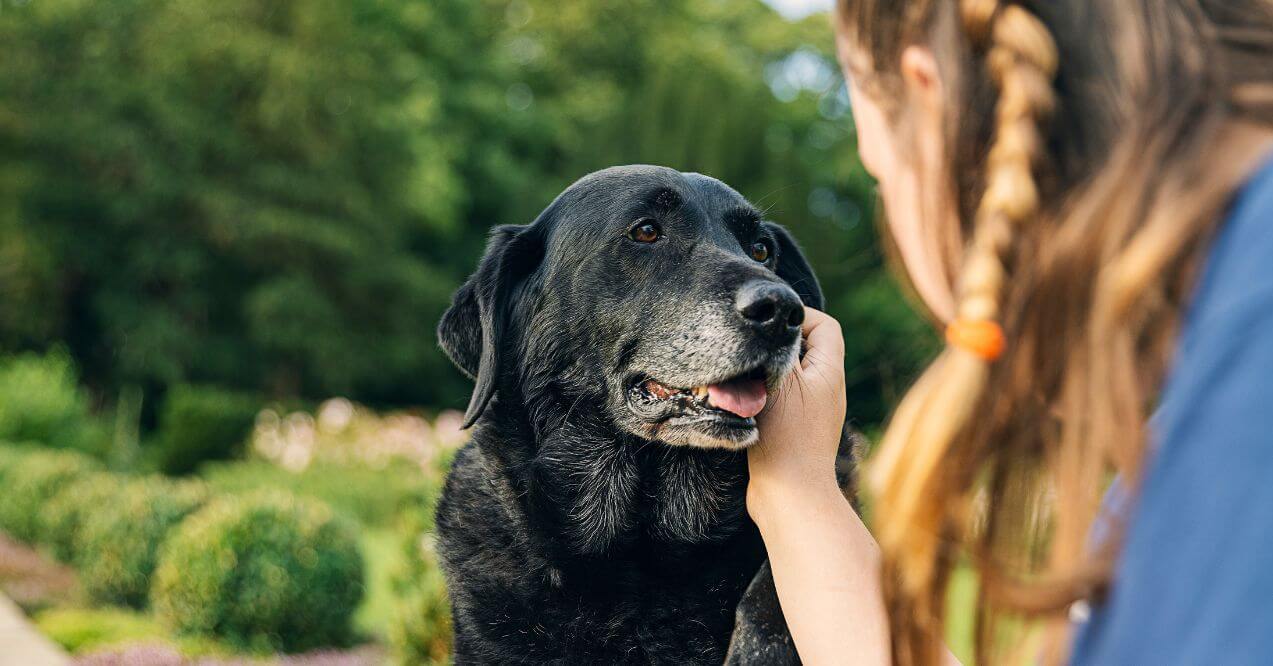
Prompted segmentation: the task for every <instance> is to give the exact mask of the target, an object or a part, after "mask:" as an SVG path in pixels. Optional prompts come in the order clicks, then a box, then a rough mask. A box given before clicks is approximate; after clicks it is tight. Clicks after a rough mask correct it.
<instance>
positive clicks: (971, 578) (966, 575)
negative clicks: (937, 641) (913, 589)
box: [946, 566, 977, 664]
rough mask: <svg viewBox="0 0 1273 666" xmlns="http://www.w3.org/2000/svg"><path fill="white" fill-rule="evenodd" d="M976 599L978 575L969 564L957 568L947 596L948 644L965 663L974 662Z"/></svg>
mask: <svg viewBox="0 0 1273 666" xmlns="http://www.w3.org/2000/svg"><path fill="white" fill-rule="evenodd" d="M976 599H977V575H976V574H975V573H974V572H973V570H972V569H971V568H970V567H967V566H962V567H959V568H958V569H955V571H954V573H953V574H952V575H951V580H950V588H949V590H948V591H947V596H946V646H947V647H949V648H950V651H951V652H953V653H955V656H956V657H957V658H958V659H959V662H960V663H963V664H971V663H973V659H972V658H973V625H974V623H975V619H976Z"/></svg>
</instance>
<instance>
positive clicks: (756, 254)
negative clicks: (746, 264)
mask: <svg viewBox="0 0 1273 666" xmlns="http://www.w3.org/2000/svg"><path fill="white" fill-rule="evenodd" d="M751 258H752V259H755V260H756V261H759V262H760V263H762V264H763V263H765V262H766V261H769V244H768V243H766V242H764V241H756V242H755V243H752V244H751Z"/></svg>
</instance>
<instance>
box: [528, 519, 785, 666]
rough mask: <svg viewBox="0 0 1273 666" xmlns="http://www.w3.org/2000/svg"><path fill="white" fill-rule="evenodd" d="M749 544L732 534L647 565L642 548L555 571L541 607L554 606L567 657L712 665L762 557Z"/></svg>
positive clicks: (721, 655)
mask: <svg viewBox="0 0 1273 666" xmlns="http://www.w3.org/2000/svg"><path fill="white" fill-rule="evenodd" d="M750 541H751V540H750V539H748V538H745V537H744V536H743V535H740V537H739V538H736V539H731V540H730V541H728V542H726V543H722V544H719V545H718V546H717V547H715V548H709V549H699V550H697V551H695V552H693V553H686V554H684V555H683V556H684V557H685V559H682V557H680V556H678V557H675V558H670V559H667V560H663V561H656V562H651V558H650V557H649V554H648V553H643V554H640V555H637V556H634V557H612V558H610V560H609V561H608V562H607V563H606V564H605V565H600V564H598V565H596V566H588V567H585V568H584V569H582V570H576V571H575V572H573V573H572V572H563V578H562V581H561V583H562V584H561V586H560V587H559V588H557V589H555V590H551V591H548V596H547V598H545V607H546V608H553V609H555V614H556V615H557V618H556V620H557V622H559V623H560V624H559V625H558V626H560V627H563V628H564V629H565V631H564V632H563V633H562V634H561V639H562V641H563V645H565V646H568V648H569V651H570V652H571V653H572V654H573V655H575V656H581V655H582V654H584V653H591V656H592V657H593V658H595V659H597V660H601V661H607V662H611V663H617V662H630V663H678V664H685V663H715V664H719V663H721V660H722V659H723V658H724V653H725V649H726V647H727V646H728V643H729V638H730V635H731V634H732V632H733V627H734V614H735V610H736V608H737V605H738V600H739V599H740V598H741V596H742V593H743V591H744V590H745V589H746V586H747V584H748V583H749V582H750V579H751V578H752V576H753V575H754V573H755V571H756V569H757V568H758V567H759V565H760V562H761V561H762V560H763V550H762V549H761V548H760V546H759V543H751V542H750ZM654 559H655V560H657V559H658V558H654ZM585 645H586V646H587V647H586V648H585Z"/></svg>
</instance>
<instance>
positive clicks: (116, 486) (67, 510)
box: [40, 472, 124, 564]
mask: <svg viewBox="0 0 1273 666" xmlns="http://www.w3.org/2000/svg"><path fill="white" fill-rule="evenodd" d="M123 483H124V481H123V479H122V478H121V477H119V476H117V475H114V474H110V473H107V472H96V473H92V474H88V475H85V476H83V477H80V478H78V479H75V480H74V481H72V482H71V483H69V484H67V485H66V487H65V488H63V489H62V491H61V492H59V493H58V494H57V495H54V496H53V499H51V500H49V503H48V504H46V505H44V507H43V508H42V509H41V510H40V519H41V520H42V521H43V527H42V528H41V530H40V531H41V534H42V540H43V542H44V544H45V545H46V546H48V547H49V550H51V551H52V552H53V556H54V557H56V558H58V559H59V560H61V561H63V562H67V563H70V564H73V563H75V559H76V558H75V555H76V544H77V543H78V541H79V535H80V531H81V530H82V529H83V528H84V526H85V525H87V524H88V523H89V522H90V521H91V520H93V517H94V516H95V514H97V513H99V512H101V511H102V510H103V509H105V508H106V507H110V506H111V505H112V504H114V501H115V496H116V495H118V494H119V491H120V486H121V484H123Z"/></svg>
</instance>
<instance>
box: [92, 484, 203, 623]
mask: <svg viewBox="0 0 1273 666" xmlns="http://www.w3.org/2000/svg"><path fill="white" fill-rule="evenodd" d="M207 497H208V492H207V490H206V488H205V487H204V486H203V485H202V484H200V483H196V482H193V481H182V482H173V481H168V480H166V479H162V478H154V477H152V478H147V479H142V480H138V481H133V482H131V483H129V484H128V485H126V486H125V487H123V488H121V489H119V491H118V493H117V494H116V495H115V497H114V498H113V499H112V500H111V502H110V504H109V505H107V506H104V507H102V509H101V510H100V511H95V512H93V517H92V520H88V521H85V522H84V524H83V525H82V526H81V529H80V534H79V538H78V539H77V540H76V542H75V544H74V549H75V550H76V551H77V553H76V557H75V561H76V564H77V567H78V568H79V570H80V582H81V583H82V584H83V586H84V591H85V592H87V593H88V595H89V596H90V597H91V598H92V599H93V600H95V601H98V602H101V603H107V604H115V605H121V606H131V607H133V608H141V607H143V606H145V605H146V601H147V600H148V598H149V596H150V594H149V593H150V579H151V575H152V574H153V573H154V571H155V563H156V560H157V559H158V554H159V547H160V546H161V545H162V544H163V541H164V539H165V538H166V537H167V536H168V532H169V531H170V530H172V528H173V527H175V526H176V525H177V524H178V523H180V522H181V520H182V519H183V518H185V517H186V516H187V515H189V514H190V513H192V512H194V511H195V510H196V509H198V508H199V507H200V506H201V505H203V503H204V502H205V501H206V499H207Z"/></svg>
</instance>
